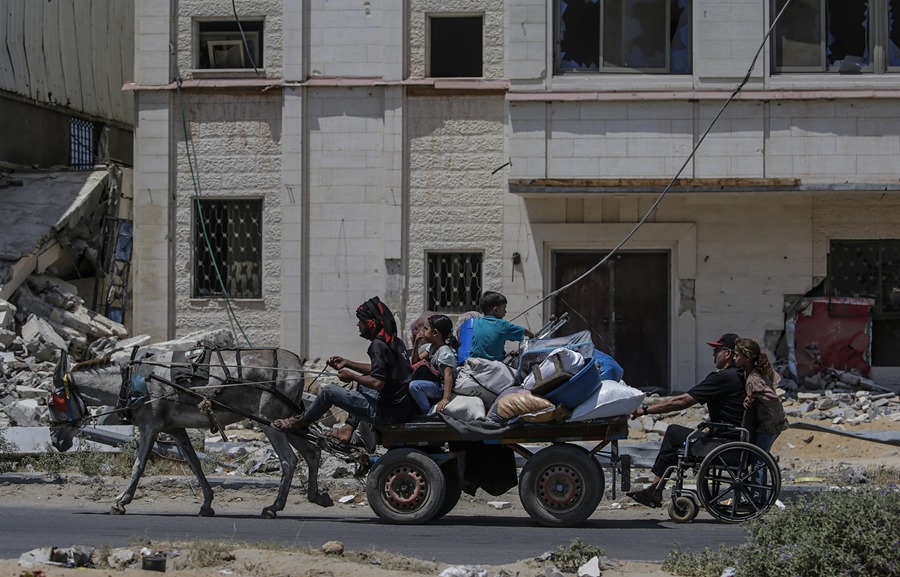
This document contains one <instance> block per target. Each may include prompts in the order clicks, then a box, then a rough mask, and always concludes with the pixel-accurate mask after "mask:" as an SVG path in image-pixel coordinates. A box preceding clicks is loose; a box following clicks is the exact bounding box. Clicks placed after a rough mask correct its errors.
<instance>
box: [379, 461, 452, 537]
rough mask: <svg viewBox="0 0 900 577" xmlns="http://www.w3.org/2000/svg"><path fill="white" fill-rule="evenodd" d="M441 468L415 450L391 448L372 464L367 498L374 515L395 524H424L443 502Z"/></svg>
mask: <svg viewBox="0 0 900 577" xmlns="http://www.w3.org/2000/svg"><path fill="white" fill-rule="evenodd" d="M445 489H446V483H445V481H444V473H443V472H442V471H441V468H440V467H439V466H438V464H437V463H435V462H434V461H433V460H432V459H431V458H430V457H429V456H428V455H426V454H425V453H423V452H421V451H418V450H416V449H405V448H404V449H392V450H390V451H388V452H387V453H385V455H384V456H383V457H381V458H379V459H378V460H377V461H376V462H375V464H374V465H373V466H372V470H371V471H370V472H369V476H368V478H367V479H366V497H367V498H368V499H369V505H370V506H371V507H372V510H373V511H375V514H376V515H378V516H379V517H381V518H382V519H384V520H385V521H388V522H389V523H394V524H398V525H416V524H419V523H426V522H428V521H429V520H431V519H432V518H434V516H435V515H436V514H437V512H438V510H439V509H440V507H441V504H442V503H443V502H444V495H445Z"/></svg>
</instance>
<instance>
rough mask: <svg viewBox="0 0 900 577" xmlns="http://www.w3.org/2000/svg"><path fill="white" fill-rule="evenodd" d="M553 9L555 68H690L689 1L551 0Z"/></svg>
mask: <svg viewBox="0 0 900 577" xmlns="http://www.w3.org/2000/svg"><path fill="white" fill-rule="evenodd" d="M556 8H557V10H556V19H557V38H556V45H557V54H556V69H557V72H563V73H565V72H646V73H662V74H690V72H691V0H556Z"/></svg>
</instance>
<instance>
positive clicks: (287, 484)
mask: <svg viewBox="0 0 900 577" xmlns="http://www.w3.org/2000/svg"><path fill="white" fill-rule="evenodd" d="M263 431H264V432H265V434H266V437H268V439H269V442H270V443H272V448H273V449H274V450H275V454H276V455H278V461H279V462H280V463H281V483H280V484H279V485H278V495H276V496H275V502H273V503H272V504H271V505H269V506H268V507H266V508H265V509H263V510H262V516H263V517H264V518H266V519H274V518H275V517H276V516H277V514H278V511H281V510H282V509H284V506H285V505H286V504H287V497H288V492H289V491H290V490H291V481H292V480H293V478H294V471H295V470H296V469H297V455H295V454H294V451H293V449H291V444H290V443H288V435H286V434H284V433H282V432H281V431H278V430H276V429H273V428H271V427H263Z"/></svg>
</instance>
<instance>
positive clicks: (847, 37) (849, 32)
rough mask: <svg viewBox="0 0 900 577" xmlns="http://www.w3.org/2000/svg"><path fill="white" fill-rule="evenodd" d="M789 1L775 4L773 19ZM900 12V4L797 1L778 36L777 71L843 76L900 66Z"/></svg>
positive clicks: (865, 0)
mask: <svg viewBox="0 0 900 577" xmlns="http://www.w3.org/2000/svg"><path fill="white" fill-rule="evenodd" d="M786 2H787V0H774V1H773V6H772V10H773V11H772V18H773V19H774V18H775V16H777V15H778V13H779V12H780V11H781V9H782V8H783V7H784V5H785V4H786ZM898 8H900V0H791V2H790V4H788V7H787V9H786V10H785V11H784V14H782V16H781V19H780V20H779V21H778V24H777V25H776V26H775V31H774V33H773V38H772V42H773V49H772V54H773V58H774V62H773V64H772V68H773V70H774V71H776V72H824V71H831V72H839V73H841V74H859V73H861V72H884V71H887V70H891V69H892V68H894V69H897V68H900V48H898V44H900V24H897V23H896V22H895V14H896V11H897V9H898ZM882 54H883V56H882Z"/></svg>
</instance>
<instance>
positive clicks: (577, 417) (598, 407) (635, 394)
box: [569, 381, 645, 421]
mask: <svg viewBox="0 0 900 577" xmlns="http://www.w3.org/2000/svg"><path fill="white" fill-rule="evenodd" d="M644 396H645V395H644V393H643V392H641V391H640V390H638V389H635V388H634V387H629V386H628V385H626V384H625V381H603V382H602V383H601V384H600V390H599V391H597V393H596V394H593V395H591V396H590V397H588V398H587V399H586V400H584V401H582V402H581V403H580V404H579V405H578V406H577V407H575V408H574V409H573V410H572V416H571V417H570V418H569V420H570V421H590V420H592V419H603V418H606V417H617V416H619V415H630V414H631V413H633V412H634V411H635V410H637V408H638V407H640V406H641V403H643V402H644Z"/></svg>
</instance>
